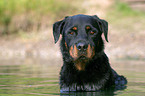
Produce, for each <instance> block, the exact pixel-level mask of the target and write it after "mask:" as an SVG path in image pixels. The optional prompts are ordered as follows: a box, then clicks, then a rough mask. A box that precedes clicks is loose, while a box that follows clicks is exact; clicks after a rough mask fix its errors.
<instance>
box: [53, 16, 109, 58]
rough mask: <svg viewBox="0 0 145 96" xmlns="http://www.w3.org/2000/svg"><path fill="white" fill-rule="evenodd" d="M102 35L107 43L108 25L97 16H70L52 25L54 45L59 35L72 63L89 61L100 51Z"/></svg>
mask: <svg viewBox="0 0 145 96" xmlns="http://www.w3.org/2000/svg"><path fill="white" fill-rule="evenodd" d="M102 33H104V36H105V39H106V41H107V42H108V39H107V33H108V23H107V22H106V21H105V20H102V19H99V18H98V17H97V16H88V15H75V16H70V17H66V18H65V19H64V20H62V21H58V22H56V23H55V24H54V25H53V35H54V40H55V43H56V42H57V41H58V39H59V37H60V34H61V35H62V38H63V40H64V41H63V43H64V45H65V47H66V49H67V50H68V52H69V55H70V56H71V57H72V58H73V59H74V61H76V60H84V61H85V60H87V59H91V58H92V57H93V56H94V55H95V54H96V52H99V51H101V50H102V49H103V48H102V47H103V44H102V43H103V41H102V38H101V35H102ZM101 44H102V45H101ZM100 46H101V48H100Z"/></svg>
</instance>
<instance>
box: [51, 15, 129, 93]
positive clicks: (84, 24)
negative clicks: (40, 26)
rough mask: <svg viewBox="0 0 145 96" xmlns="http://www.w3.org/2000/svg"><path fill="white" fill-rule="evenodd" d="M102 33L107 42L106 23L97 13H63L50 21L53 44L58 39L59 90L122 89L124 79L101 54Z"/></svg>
mask: <svg viewBox="0 0 145 96" xmlns="http://www.w3.org/2000/svg"><path fill="white" fill-rule="evenodd" d="M102 34H104V37H105V40H106V41H107V42H108V37H107V35H108V22H107V21H105V20H103V19H100V18H99V17H98V16H96V15H94V16H89V15H83V14H79V15H74V16H67V17H65V18H64V19H63V20H61V21H57V22H55V23H54V24H53V36H54V40H55V43H57V41H58V40H59V37H60V35H62V39H61V42H60V49H61V53H62V57H63V66H62V68H61V72H60V82H59V83H60V90H61V91H62V92H65V91H66V92H67V91H68V92H70V91H79V92H80V91H98V90H105V89H108V88H117V89H121V88H124V86H126V84H127V79H126V78H125V77H124V76H120V75H118V74H117V73H116V72H115V71H114V70H113V69H112V68H111V66H110V64H109V60H108V57H107V56H106V54H105V53H104V42H103V39H102V37H101V35H102Z"/></svg>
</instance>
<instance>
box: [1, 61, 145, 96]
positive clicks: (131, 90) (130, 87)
mask: <svg viewBox="0 0 145 96" xmlns="http://www.w3.org/2000/svg"><path fill="white" fill-rule="evenodd" d="M60 62H61V61H53V62H51V61H47V60H37V59H36V60H33V59H26V60H17V59H15V60H0V96H36V95H39V96H43V95H44V96H96V95H97V96H114V95H117V96H145V61H133V60H132V61H120V60H119V61H112V60H111V61H110V62H111V66H112V67H113V68H114V69H115V70H116V71H117V72H118V73H119V74H122V75H124V76H125V77H127V79H128V84H127V88H126V89H125V90H118V91H115V92H114V91H113V92H81V93H79V92H77V93H60V89H59V84H58V82H59V80H58V79H59V71H60V67H61V63H60ZM59 63H60V64H59Z"/></svg>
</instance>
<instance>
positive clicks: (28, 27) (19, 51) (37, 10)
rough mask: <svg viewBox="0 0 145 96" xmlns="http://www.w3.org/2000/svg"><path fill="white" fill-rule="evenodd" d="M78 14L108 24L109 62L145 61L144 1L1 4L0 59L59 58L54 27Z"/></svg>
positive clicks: (24, 0)
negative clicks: (101, 19) (95, 17)
mask: <svg viewBox="0 0 145 96" xmlns="http://www.w3.org/2000/svg"><path fill="white" fill-rule="evenodd" d="M76 14H88V15H98V16H99V17H100V18H103V19H105V20H107V21H108V23H109V43H107V44H106V52H107V54H108V55H109V57H110V58H112V59H113V58H114V59H116V58H119V59H144V60H145V47H144V44H145V38H144V37H145V31H144V30H145V27H144V25H145V0H120V1H119V0H101V1H98V0H89V1H88V0H19V1H17V0H0V58H1V59H11V58H22V59H24V58H27V57H31V58H43V59H44V58H45V59H49V58H51V59H52V58H53V57H55V58H57V57H58V58H59V57H60V53H59V50H58V45H59V44H57V45H55V44H54V40H53V35H52V26H53V23H54V22H56V21H58V20H62V19H63V18H64V17H65V16H71V15H76Z"/></svg>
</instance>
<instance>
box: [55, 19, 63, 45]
mask: <svg viewBox="0 0 145 96" xmlns="http://www.w3.org/2000/svg"><path fill="white" fill-rule="evenodd" d="M63 25H64V20H62V21H58V22H55V23H54V24H53V36H54V40H55V43H57V41H58V40H59V37H60V34H62V29H63Z"/></svg>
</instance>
